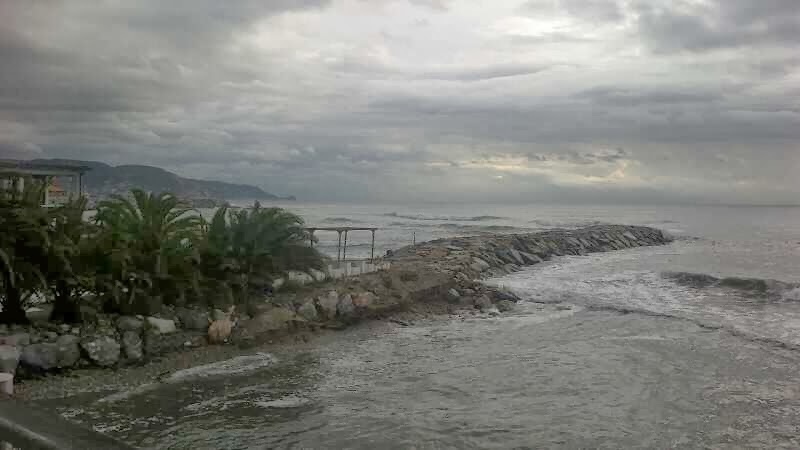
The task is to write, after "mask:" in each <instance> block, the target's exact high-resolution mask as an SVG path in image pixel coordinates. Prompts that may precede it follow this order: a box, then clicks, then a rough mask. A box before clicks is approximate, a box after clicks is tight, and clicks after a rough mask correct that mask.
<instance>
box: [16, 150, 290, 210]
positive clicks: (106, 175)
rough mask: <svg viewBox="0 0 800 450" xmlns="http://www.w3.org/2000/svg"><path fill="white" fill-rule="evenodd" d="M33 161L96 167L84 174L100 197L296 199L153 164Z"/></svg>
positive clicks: (86, 187)
mask: <svg viewBox="0 0 800 450" xmlns="http://www.w3.org/2000/svg"><path fill="white" fill-rule="evenodd" d="M32 162H35V163H40V164H47V163H51V164H65V165H81V166H88V167H91V169H92V170H90V171H89V172H87V173H86V174H85V175H84V176H83V184H84V190H85V191H86V192H87V193H89V195H90V196H91V197H92V198H93V199H97V200H99V199H103V198H106V197H108V196H110V195H114V194H126V193H127V192H128V191H130V190H131V189H136V188H138V189H143V190H145V191H149V192H171V193H173V194H175V195H177V196H178V197H181V198H184V199H189V200H198V199H214V200H239V199H257V200H294V197H287V198H282V197H278V196H276V195H274V194H270V193H269V192H266V191H264V190H263V189H261V188H259V187H257V186H251V185H247V184H234V183H225V182H222V181H208V180H196V179H193V178H183V177H181V176H178V175H176V174H174V173H172V172H168V171H166V170H164V169H160V168H158V167H153V166H139V165H124V166H110V165H108V164H104V163H101V162H97V161H80V160H74V159H37V160H34V161H32Z"/></svg>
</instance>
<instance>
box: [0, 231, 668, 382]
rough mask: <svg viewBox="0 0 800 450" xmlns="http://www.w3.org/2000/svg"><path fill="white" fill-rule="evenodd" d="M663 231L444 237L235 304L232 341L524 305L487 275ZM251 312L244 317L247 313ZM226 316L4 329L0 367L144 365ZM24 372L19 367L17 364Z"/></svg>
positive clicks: (656, 239) (640, 241) (642, 241)
mask: <svg viewBox="0 0 800 450" xmlns="http://www.w3.org/2000/svg"><path fill="white" fill-rule="evenodd" d="M671 240H672V238H671V237H670V236H669V235H667V234H665V233H663V232H662V231H660V230H657V229H653V228H647V227H636V226H621V225H598V226H591V227H587V228H582V229H578V230H552V231H546V232H540V233H530V234H513V235H482V236H476V237H457V238H448V239H441V240H436V241H431V242H426V243H421V244H418V245H416V246H410V247H405V248H402V249H399V250H397V251H395V252H392V253H391V254H390V255H387V257H386V260H388V261H390V262H391V268H390V269H388V270H385V271H381V272H375V273H369V274H365V275H362V276H360V277H354V278H347V279H342V280H338V281H324V282H315V283H313V284H310V285H308V286H303V287H302V288H300V289H297V290H295V291H291V292H289V291H287V292H277V293H276V294H274V295H271V296H265V297H264V298H263V299H260V300H258V301H256V302H255V303H254V304H250V305H247V307H246V308H245V307H244V306H242V307H240V308H237V311H241V314H240V315H238V316H237V317H235V319H234V324H236V326H235V327H234V329H233V331H232V334H231V336H230V339H229V340H228V342H229V343H234V344H239V345H250V344H253V345H255V344H258V343H260V342H266V341H269V340H271V339H273V338H275V337H278V336H281V335H287V334H291V333H293V332H296V331H301V330H305V331H309V330H310V331H313V330H315V329H317V328H321V327H326V328H338V327H343V326H347V325H349V324H351V323H353V322H357V321H359V320H364V319H379V318H385V317H388V316H390V315H392V314H395V313H396V312H398V311H403V310H407V309H413V308H418V309H422V310H423V311H424V310H425V308H430V311H431V312H448V311H449V312H455V311H457V310H463V309H473V308H474V309H475V310H480V311H482V312H484V313H487V314H501V313H502V312H505V311H509V310H511V309H513V308H514V304H515V303H516V302H517V301H518V300H519V299H518V298H516V297H515V296H514V295H513V294H511V293H509V292H504V291H503V290H501V289H498V288H495V287H491V286H487V285H485V284H484V283H482V282H481V280H482V279H484V278H487V277H493V276H502V275H505V274H508V273H512V272H516V271H519V270H521V269H522V268H523V267H525V266H530V265H534V264H539V263H541V262H543V261H545V260H548V259H551V258H552V257H554V256H561V255H585V254H588V253H594V252H604V251H612V250H622V249H627V248H633V247H640V246H651V245H663V244H667V243H669V242H670V241H671ZM244 311H246V313H245V312H244ZM220 314H223V315H224V313H222V311H207V310H199V309H190V308H171V309H165V310H164V311H163V313H161V314H158V315H157V316H158V317H129V316H110V315H98V316H97V317H95V318H94V319H93V321H92V323H89V324H83V325H79V326H72V325H65V324H52V323H47V322H45V323H41V324H39V325H33V326H28V327H20V326H15V327H5V326H3V327H0V366H2V369H3V371H10V372H13V371H14V370H17V372H18V374H21V375H23V376H25V375H32V374H37V373H43V372H51V371H63V370H66V369H72V368H76V367H97V368H110V367H119V366H124V365H131V364H141V363H144V362H146V361H147V360H148V359H151V358H154V357H159V356H162V355H164V354H167V353H171V352H176V351H184V350H188V349H191V348H194V347H198V346H202V345H206V344H208V341H207V328H208V325H207V324H208V322H209V318H212V317H216V316H218V315H220ZM17 366H19V367H17Z"/></svg>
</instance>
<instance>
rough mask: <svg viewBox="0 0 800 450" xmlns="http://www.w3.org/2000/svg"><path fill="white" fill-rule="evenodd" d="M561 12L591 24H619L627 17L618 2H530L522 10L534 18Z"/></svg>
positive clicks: (540, 0) (574, 0)
mask: <svg viewBox="0 0 800 450" xmlns="http://www.w3.org/2000/svg"><path fill="white" fill-rule="evenodd" d="M559 10H560V11H563V12H565V13H567V14H569V15H571V16H573V17H576V18H579V19H581V20H584V21H589V22H618V21H620V20H622V19H623V18H624V17H625V16H624V13H623V10H622V8H621V7H620V5H619V2H618V1H617V0H528V1H527V2H525V3H524V4H523V5H522V7H521V8H520V11H521V12H523V13H525V14H530V15H534V16H536V15H539V14H547V13H549V12H552V11H559Z"/></svg>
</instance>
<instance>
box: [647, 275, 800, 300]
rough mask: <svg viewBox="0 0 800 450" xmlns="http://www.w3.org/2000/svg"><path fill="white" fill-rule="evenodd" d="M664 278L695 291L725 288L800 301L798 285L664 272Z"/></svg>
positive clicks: (773, 281)
mask: <svg viewBox="0 0 800 450" xmlns="http://www.w3.org/2000/svg"><path fill="white" fill-rule="evenodd" d="M662 276H663V277H664V278H667V279H670V280H672V281H674V282H675V283H677V284H680V285H683V286H688V287H692V288H696V289H705V288H713V287H718V288H727V289H735V290H738V291H745V292H749V293H752V294H755V295H759V296H766V297H770V298H775V299H778V300H785V301H800V284H796V283H786V282H783V281H778V280H769V279H761V278H743V277H725V278H718V277H715V276H713V275H708V274H704V273H693V272H664V273H663V274H662Z"/></svg>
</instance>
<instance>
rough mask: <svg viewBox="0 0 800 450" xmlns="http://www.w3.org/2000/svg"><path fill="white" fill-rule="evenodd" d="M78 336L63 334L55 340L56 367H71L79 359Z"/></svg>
mask: <svg viewBox="0 0 800 450" xmlns="http://www.w3.org/2000/svg"><path fill="white" fill-rule="evenodd" d="M79 344H80V338H78V336H73V335H71V334H65V335H63V336H61V337H59V338H58V339H57V340H56V347H57V348H56V357H57V359H58V367H60V368H67V367H72V366H74V365H75V364H77V363H78V361H79V360H80V359H81V349H80V346H79Z"/></svg>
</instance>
